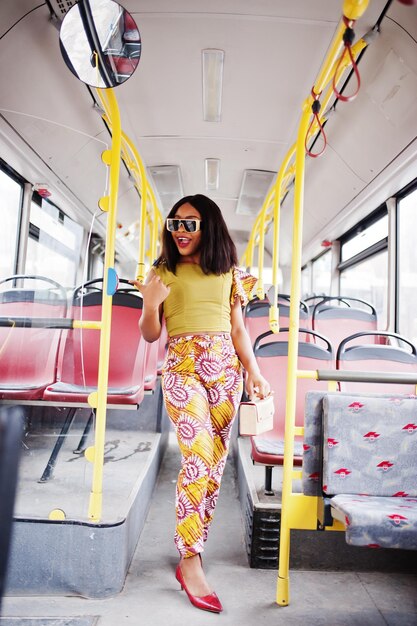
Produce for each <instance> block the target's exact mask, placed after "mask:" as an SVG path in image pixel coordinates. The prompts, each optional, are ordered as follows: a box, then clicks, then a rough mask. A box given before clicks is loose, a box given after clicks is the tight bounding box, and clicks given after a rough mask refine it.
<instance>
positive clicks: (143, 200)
mask: <svg viewBox="0 0 417 626" xmlns="http://www.w3.org/2000/svg"><path fill="white" fill-rule="evenodd" d="M123 141H125V142H126V144H127V145H128V146H129V149H130V151H131V153H132V154H133V157H134V159H135V162H136V165H137V167H138V170H139V175H140V189H139V192H140V232H139V252H138V265H137V269H136V279H137V280H143V279H144V278H145V241H146V206H147V202H148V179H147V177H146V171H145V167H144V165H143V161H142V159H141V158H140V155H139V152H138V151H137V149H136V146H135V144H134V143H133V142H132V141H131V140H130V139H129V137H128V136H127V135H125V134H124V133H123Z"/></svg>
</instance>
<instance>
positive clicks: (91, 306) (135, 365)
mask: <svg viewBox="0 0 417 626" xmlns="http://www.w3.org/2000/svg"><path fill="white" fill-rule="evenodd" d="M101 302H102V292H101V290H97V291H91V292H89V293H86V294H84V295H82V294H78V293H76V294H75V297H74V300H73V305H72V309H71V317H72V318H73V319H82V320H85V321H87V320H100V319H101V310H102V305H101ZM141 311H142V298H141V297H140V296H139V294H137V295H136V294H134V293H126V292H120V293H119V292H117V291H116V293H115V294H114V296H113V307H112V322H111V338H110V358H109V377H108V394H107V401H108V403H109V404H136V405H138V404H140V402H141V401H142V400H143V396H144V393H145V360H146V352H147V350H146V342H145V341H144V339H143V338H142V336H141V333H140V329H139V323H138V322H139V317H140V314H141ZM99 352H100V332H99V331H98V330H87V329H72V330H67V331H64V334H63V341H62V345H61V349H60V352H59V357H58V371H57V382H55V383H54V384H52V385H49V386H48V387H47V388H46V390H45V392H44V395H43V398H44V400H49V401H53V402H62V403H63V404H64V403H66V402H70V403H73V402H75V403H85V402H87V398H88V395H89V394H90V393H91V392H92V391H96V390H97V378H98V366H99Z"/></svg>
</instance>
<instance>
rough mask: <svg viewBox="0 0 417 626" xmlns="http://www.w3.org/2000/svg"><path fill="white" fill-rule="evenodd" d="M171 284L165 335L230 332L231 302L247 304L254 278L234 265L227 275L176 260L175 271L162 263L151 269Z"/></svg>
mask: <svg viewBox="0 0 417 626" xmlns="http://www.w3.org/2000/svg"><path fill="white" fill-rule="evenodd" d="M152 269H153V270H154V272H155V273H156V274H157V275H158V276H160V278H161V280H162V281H163V282H164V283H165V285H167V287H170V293H169V295H168V297H167V298H166V300H165V301H164V303H163V312H164V317H165V321H166V326H167V331H168V335H169V336H170V337H172V336H175V335H180V334H183V333H190V334H191V335H192V334H195V333H205V332H219V333H230V331H231V321H230V311H231V304H233V303H234V301H235V298H240V300H241V303H242V305H244V304H247V302H248V299H249V296H250V295H251V292H252V289H253V287H254V285H255V283H256V280H257V279H256V278H255V277H254V276H251V275H250V274H247V273H246V272H243V271H242V270H241V269H239V268H237V267H235V268H233V269H232V270H230V271H229V272H227V273H226V274H220V275H219V276H218V275H216V274H204V272H203V270H202V269H201V267H200V266H199V265H196V264H193V263H178V264H177V267H176V273H175V274H173V273H172V272H170V271H169V270H168V269H167V268H166V265H165V264H164V263H162V264H161V265H159V266H157V267H153V268H152Z"/></svg>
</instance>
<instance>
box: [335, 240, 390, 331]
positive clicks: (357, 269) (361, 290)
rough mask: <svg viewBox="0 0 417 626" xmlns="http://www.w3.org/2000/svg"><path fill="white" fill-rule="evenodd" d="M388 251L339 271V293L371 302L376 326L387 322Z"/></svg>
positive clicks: (383, 326)
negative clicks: (375, 316) (376, 322)
mask: <svg viewBox="0 0 417 626" xmlns="http://www.w3.org/2000/svg"><path fill="white" fill-rule="evenodd" d="M387 283H388V251H387V250H384V251H383V252H379V253H378V254H374V255H373V256H371V257H369V258H368V259H366V260H365V261H362V262H361V263H357V264H355V265H353V266H352V267H349V268H346V269H345V270H343V271H342V272H341V273H340V295H341V296H351V297H352V298H360V299H361V300H365V301H366V302H369V303H370V304H372V305H373V306H374V307H375V309H376V313H377V320H378V328H379V329H380V330H383V329H384V328H386V323H387V289H388V284H387Z"/></svg>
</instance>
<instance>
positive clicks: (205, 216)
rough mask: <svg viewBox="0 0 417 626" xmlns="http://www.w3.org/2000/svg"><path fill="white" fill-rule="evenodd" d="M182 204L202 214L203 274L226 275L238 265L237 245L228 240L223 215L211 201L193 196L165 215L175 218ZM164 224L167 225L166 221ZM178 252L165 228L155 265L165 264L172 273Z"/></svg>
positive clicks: (201, 257)
mask: <svg viewBox="0 0 417 626" xmlns="http://www.w3.org/2000/svg"><path fill="white" fill-rule="evenodd" d="M183 204H191V205H192V206H193V207H194V208H195V209H197V211H198V212H199V213H200V215H201V240H200V241H201V243H200V266H201V269H202V270H203V272H204V273H205V274H217V275H219V274H225V273H226V272H228V271H229V270H231V269H232V267H234V266H235V265H237V263H238V260H237V252H236V246H235V244H234V243H233V240H232V238H231V237H230V234H229V231H228V229H227V226H226V222H225V221H224V218H223V215H222V213H221V211H220V209H219V207H218V206H217V204H216V203H215V202H213V200H211V199H210V198H207V196H203V195H202V194H199V193H198V194H196V195H195V196H185V198H181V200H178V202H176V203H175V204H174V206H173V207H172V209H171V210H170V212H169V213H168V215H167V219H168V218H169V217H174V215H175V214H176V212H177V209H179V208H180V206H182V205H183ZM165 223H166V222H165ZM180 257H181V255H180V253H179V252H178V248H177V246H176V245H175V241H174V239H173V237H172V235H171V233H170V232H169V231H168V230H167V229H166V227H165V225H164V231H163V233H162V252H161V254H160V256H159V257H158V259H157V260H156V261H155V265H160V264H161V263H164V262H165V263H166V267H167V269H169V270H170V271H171V272H173V273H174V274H175V270H176V267H177V263H178V261H179V260H180Z"/></svg>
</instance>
